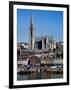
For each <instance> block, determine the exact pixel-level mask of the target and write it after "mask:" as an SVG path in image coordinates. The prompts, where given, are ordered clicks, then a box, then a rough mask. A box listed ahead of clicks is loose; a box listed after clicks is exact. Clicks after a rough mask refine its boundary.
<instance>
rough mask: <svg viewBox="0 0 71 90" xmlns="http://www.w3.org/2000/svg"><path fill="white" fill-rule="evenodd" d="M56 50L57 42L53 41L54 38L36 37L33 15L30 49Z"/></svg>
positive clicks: (30, 30)
mask: <svg viewBox="0 0 71 90" xmlns="http://www.w3.org/2000/svg"><path fill="white" fill-rule="evenodd" d="M54 48H56V42H55V40H53V38H52V37H47V36H42V37H40V36H39V37H37V36H35V28H34V25H33V18H32V15H31V19H30V27H29V49H31V50H33V49H40V50H45V49H52V50H53V49H54Z"/></svg>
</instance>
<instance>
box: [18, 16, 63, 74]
mask: <svg viewBox="0 0 71 90" xmlns="http://www.w3.org/2000/svg"><path fill="white" fill-rule="evenodd" d="M34 30H35V29H34V25H33V22H32V16H31V20H30V28H29V41H28V43H27V42H18V43H17V73H18V74H21V75H23V74H30V73H34V72H47V73H63V41H58V42H57V41H56V40H55V39H54V38H53V37H52V36H47V35H46V36H42V37H40V36H39V37H37V36H36V35H35V32H34Z"/></svg>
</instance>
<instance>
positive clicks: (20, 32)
mask: <svg viewBox="0 0 71 90" xmlns="http://www.w3.org/2000/svg"><path fill="white" fill-rule="evenodd" d="M31 14H32V18H33V25H34V30H35V36H36V37H41V36H51V37H53V38H54V39H55V40H56V41H63V11H48V10H27V9H17V42H28V41H29V27H30V19H31Z"/></svg>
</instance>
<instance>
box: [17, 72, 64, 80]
mask: <svg viewBox="0 0 71 90" xmlns="http://www.w3.org/2000/svg"><path fill="white" fill-rule="evenodd" d="M58 78H63V73H50V72H34V73H30V74H23V75H20V74H17V80H38V79H58Z"/></svg>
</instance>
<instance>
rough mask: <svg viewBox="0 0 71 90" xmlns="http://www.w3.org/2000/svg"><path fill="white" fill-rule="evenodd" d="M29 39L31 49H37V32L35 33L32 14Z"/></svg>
mask: <svg viewBox="0 0 71 90" xmlns="http://www.w3.org/2000/svg"><path fill="white" fill-rule="evenodd" d="M29 39H30V49H34V47H35V46H34V45H35V32H34V26H33V18H32V14H31V17H30V28H29Z"/></svg>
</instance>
